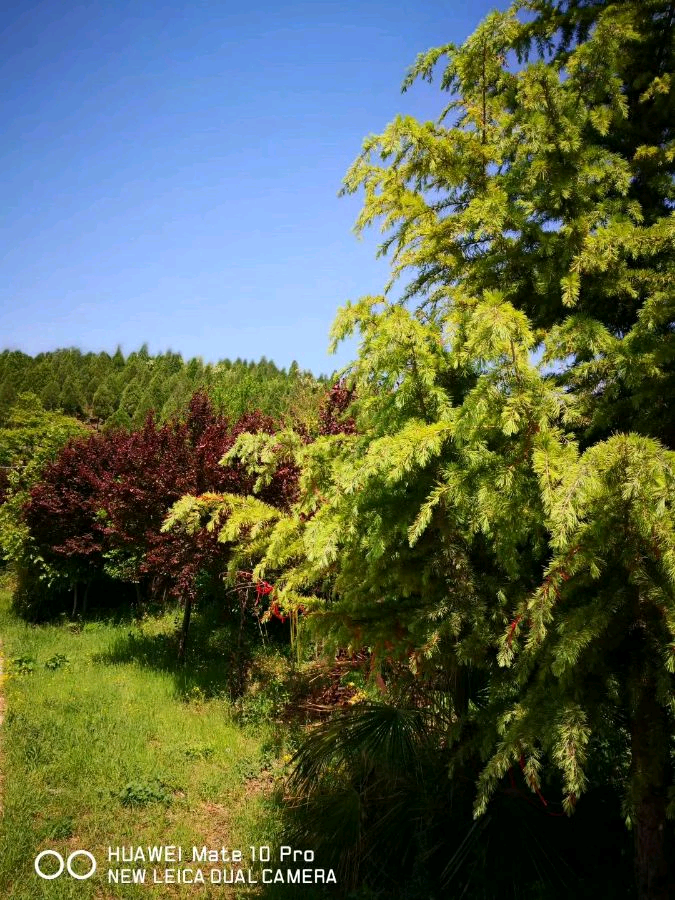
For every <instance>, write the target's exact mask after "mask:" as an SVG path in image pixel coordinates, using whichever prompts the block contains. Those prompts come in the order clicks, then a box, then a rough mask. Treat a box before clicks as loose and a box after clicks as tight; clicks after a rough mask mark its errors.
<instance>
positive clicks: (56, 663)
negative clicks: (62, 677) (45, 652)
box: [45, 653, 70, 672]
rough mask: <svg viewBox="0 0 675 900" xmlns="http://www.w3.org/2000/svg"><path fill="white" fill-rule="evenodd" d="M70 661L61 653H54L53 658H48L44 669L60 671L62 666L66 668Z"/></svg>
mask: <svg viewBox="0 0 675 900" xmlns="http://www.w3.org/2000/svg"><path fill="white" fill-rule="evenodd" d="M69 662H70V660H69V659H68V657H67V656H64V655H63V653H55V654H54V656H50V657H49V659H48V660H47V662H46V663H45V669H50V670H51V671H52V672H54V671H55V670H56V669H61V668H63V666H67V665H68V663H69Z"/></svg>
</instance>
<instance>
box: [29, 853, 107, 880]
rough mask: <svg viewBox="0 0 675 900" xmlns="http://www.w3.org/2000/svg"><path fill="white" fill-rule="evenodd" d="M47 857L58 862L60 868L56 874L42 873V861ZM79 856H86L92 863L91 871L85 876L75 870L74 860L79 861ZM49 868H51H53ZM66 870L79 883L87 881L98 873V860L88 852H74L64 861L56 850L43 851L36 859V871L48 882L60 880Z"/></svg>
mask: <svg viewBox="0 0 675 900" xmlns="http://www.w3.org/2000/svg"><path fill="white" fill-rule="evenodd" d="M47 856H52V857H53V858H54V859H55V860H56V863H57V866H58V868H57V870H56V872H43V871H42V866H41V864H42V860H43V859H45V857H47ZM78 856H85V857H86V858H87V859H88V860H89V862H90V863H91V867H90V869H89V871H88V872H85V874H84V875H82V874H80V873H79V872H76V871H75V869H74V868H73V860H74V859H77V857H78ZM49 868H51V866H50V867H49ZM64 869H67V870H68V874H69V875H70V876H71V878H77V880H78V881H85V880H86V879H87V878H91V876H92V875H93V874H94V872H95V871H96V860H95V859H94V855H93V853H90V852H89V851H88V850H73V852H72V853H71V854H70V856H69V857H68V859H66V860H64V858H63V857H62V856H61V854H60V853H57V852H56V850H43V851H42V853H38V855H37V856H36V857H35V871H36V872H37V874H38V875H39V876H40V878H44V879H45V880H46V881H52V880H53V879H54V878H58V877H59V875H62V874H63V870H64Z"/></svg>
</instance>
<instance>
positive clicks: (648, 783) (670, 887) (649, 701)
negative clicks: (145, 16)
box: [631, 684, 675, 900]
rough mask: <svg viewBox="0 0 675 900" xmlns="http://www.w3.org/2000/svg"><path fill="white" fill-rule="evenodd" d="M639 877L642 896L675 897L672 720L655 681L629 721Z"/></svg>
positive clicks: (663, 899)
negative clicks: (670, 826) (670, 815)
mask: <svg viewBox="0 0 675 900" xmlns="http://www.w3.org/2000/svg"><path fill="white" fill-rule="evenodd" d="M631 755H632V765H631V787H632V794H633V805H634V814H635V821H634V828H635V878H636V883H637V897H638V900H668V898H669V897H675V878H674V875H675V873H674V872H673V866H672V864H671V863H670V859H669V856H670V853H669V851H670V848H669V846H668V843H669V835H668V831H667V822H666V791H667V785H668V783H669V780H668V774H669V773H668V769H669V754H668V721H667V716H666V712H665V710H664V709H663V708H662V707H661V706H660V704H659V703H658V702H657V700H656V696H655V686H654V685H653V684H649V685H643V686H642V690H641V692H640V695H639V698H638V701H637V704H636V708H635V713H634V716H633V721H632V725H631Z"/></svg>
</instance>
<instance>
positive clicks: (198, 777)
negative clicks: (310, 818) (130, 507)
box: [0, 587, 281, 900]
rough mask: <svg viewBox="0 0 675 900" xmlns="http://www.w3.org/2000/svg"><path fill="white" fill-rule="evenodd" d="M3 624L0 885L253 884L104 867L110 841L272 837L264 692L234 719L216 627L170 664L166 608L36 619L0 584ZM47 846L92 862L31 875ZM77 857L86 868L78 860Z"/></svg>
mask: <svg viewBox="0 0 675 900" xmlns="http://www.w3.org/2000/svg"><path fill="white" fill-rule="evenodd" d="M195 625H196V627H197V628H199V622H196V623H195ZM0 635H1V636H2V654H3V656H4V660H5V675H4V676H3V679H2V680H3V684H2V693H3V694H4V699H5V721H4V725H3V726H2V729H0V738H1V740H2V745H1V758H0V771H1V773H2V800H1V802H2V807H3V811H2V818H1V820H0V896H1V897H2V898H7V900H9V898H12V900H37V898H42V897H45V898H50V900H51V898H55V900H56V898H58V900H61V898H71V897H77V898H88V897H95V898H108V897H125V898H126V897H130V898H133V897H140V896H142V897H174V896H176V897H179V896H180V897H182V896H192V897H194V896H199V897H202V898H207V897H212V896H218V897H235V896H250V891H251V890H253V891H255V890H256V888H253V889H250V888H243V889H242V888H235V887H230V888H227V887H225V886H224V885H223V886H217V887H215V888H214V887H208V886H206V887H204V886H200V887H199V888H197V887H190V886H185V885H183V886H177V885H173V886H172V885H167V884H158V885H157V886H148V885H147V884H146V885H144V886H143V887H141V886H133V885H129V884H126V885H122V884H119V885H115V884H109V883H108V879H107V869H108V866H109V863H108V861H107V848H108V846H109V845H112V846H121V845H133V846H134V847H135V846H152V845H156V844H162V845H174V844H175V845H178V846H183V847H185V848H190V851H191V848H192V846H193V845H195V846H202V845H206V846H209V847H221V846H225V847H229V848H245V849H246V851H248V847H249V846H250V845H261V844H262V845H265V844H272V843H273V841H274V838H275V834H274V832H275V829H276V828H277V825H278V823H277V818H276V813H275V807H274V805H273V804H272V803H271V802H270V800H269V797H270V795H271V793H272V790H271V788H272V786H273V783H274V777H275V772H276V771H277V770H278V765H279V764H278V756H279V754H280V752H281V750H280V747H279V744H278V742H276V741H275V734H274V725H273V722H272V721H271V715H270V713H271V708H270V706H269V702H270V701H269V698H268V699H267V700H266V701H265V702H263V701H262V700H261V699H260V698H259V700H258V702H257V705H256V703H255V702H253V703H252V705H249V707H248V722H249V724H248V725H242V724H241V721H242V720H241V717H240V718H239V719H237V718H235V717H234V715H233V704H232V701H231V700H230V697H229V685H228V678H229V677H230V669H231V656H230V655H228V654H229V651H228V645H227V641H226V639H225V638H224V637H223V636H222V634H219V632H218V630H217V629H211V630H209V631H208V633H207V632H205V633H204V634H203V635H201V637H200V641H205V642H204V643H200V646H205V648H206V650H205V651H203V652H202V653H201V654H200V659H201V660H202V662H201V663H200V664H199V665H196V664H195V663H194V662H190V661H188V663H187V664H186V666H185V667H184V668H183V669H181V668H179V667H177V666H176V663H175V618H174V616H172V615H163V616H158V617H146V618H145V619H144V620H142V621H141V622H136V621H135V620H133V619H132V618H130V617H129V618H127V619H122V620H121V621H117V622H114V621H105V620H99V621H87V622H84V623H68V622H62V623H57V624H50V625H39V626H34V625H28V624H26V623H24V622H22V621H21V620H19V619H17V618H16V616H15V615H14V614H13V612H12V610H11V593H10V590H9V589H8V588H7V587H4V588H3V587H0ZM204 635H206V639H205V637H204ZM265 703H267V706H266V705H265ZM245 721H246V717H245ZM44 849H53V850H56V851H58V852H59V853H60V854H61V855H62V856H64V857H67V855H68V854H69V853H70V852H72V851H73V850H76V849H86V850H89V851H91V852H92V853H93V854H94V856H95V857H96V859H97V861H98V871H97V872H96V874H95V875H94V876H93V877H92V878H91V879H89V880H82V881H78V880H75V879H73V878H71V877H70V876H68V875H67V874H64V875H63V876H62V877H59V878H57V879H55V880H53V881H46V880H42V879H40V878H38V877H37V875H36V874H35V872H34V869H33V863H34V859H35V856H36V855H37V854H38V853H39V852H40V851H41V850H44ZM52 865H53V866H54V867H55V862H54V860H45V862H44V870H45V871H46V872H49V871H51V870H50V866H52ZM115 865H116V864H115ZM122 865H124V864H122V863H120V866H122ZM138 866H139V864H138V863H136V864H135V866H134V867H138ZM74 867H75V868H76V869H78V870H79V871H80V872H81V871H83V870H85V871H86V868H87V866H86V861H84V860H82V859H80V860H79V861H78V863H77V864H75V863H74ZM149 868H150V869H151V868H152V864H150V867H149ZM160 868H164V865H163V864H162V865H161V866H160ZM221 868H222V866H221ZM246 891H249V893H246Z"/></svg>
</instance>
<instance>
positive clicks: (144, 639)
mask: <svg viewBox="0 0 675 900" xmlns="http://www.w3.org/2000/svg"><path fill="white" fill-rule="evenodd" d="M143 624H144V623H143V622H141V623H140V624H134V623H133V621H131V620H130V621H129V626H130V629H133V630H129V631H128V633H127V634H120V636H119V637H118V638H117V639H116V640H115V641H114V642H113V644H112V646H111V648H110V650H108V651H107V652H105V653H100V654H97V655H96V656H95V657H94V661H95V662H98V663H102V664H104V665H116V664H124V663H135V664H136V665H140V666H144V667H147V668H150V669H154V670H156V671H159V672H168V673H169V674H171V675H173V678H174V684H175V689H176V694H177V695H178V696H179V697H180V698H181V699H185V700H187V699H192V700H195V699H196V700H199V699H208V698H210V697H217V696H227V697H228V698H230V699H234V698H236V697H238V696H239V695H240V694H241V692H242V689H243V685H244V681H245V676H246V671H247V668H248V665H249V662H250V657H251V639H250V635H248V634H247V633H246V631H245V632H244V634H243V635H242V636H241V637H240V635H239V624H238V623H236V624H235V623H225V624H223V623H222V621H218V616H217V614H216V613H214V611H213V610H210V609H205V610H204V611H202V612H200V613H198V614H196V615H194V617H193V620H192V623H191V625H190V634H189V638H188V648H187V654H186V658H185V662H184V663H182V664H181V663H180V662H179V661H178V640H179V632H178V627H176V629H175V630H174V631H173V632H160V633H152V631H150V630H149V629H148V630H147V631H145V630H144V628H143Z"/></svg>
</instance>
